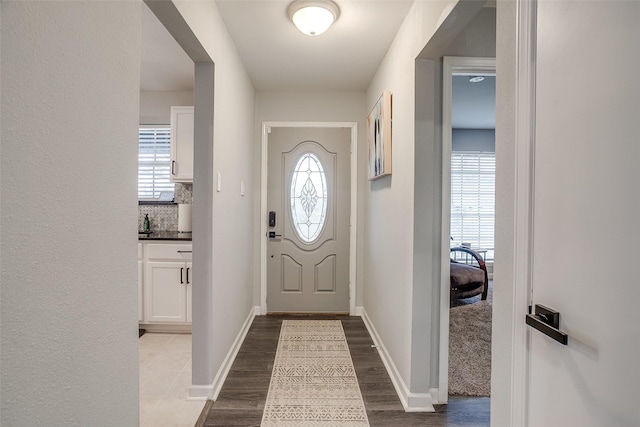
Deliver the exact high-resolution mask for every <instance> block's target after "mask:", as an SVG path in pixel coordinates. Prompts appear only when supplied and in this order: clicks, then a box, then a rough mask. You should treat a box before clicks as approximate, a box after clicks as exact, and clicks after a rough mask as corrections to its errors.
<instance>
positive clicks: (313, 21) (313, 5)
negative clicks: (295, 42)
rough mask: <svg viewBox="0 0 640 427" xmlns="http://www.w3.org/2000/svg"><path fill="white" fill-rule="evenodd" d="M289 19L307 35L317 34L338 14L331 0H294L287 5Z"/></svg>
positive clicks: (336, 6)
mask: <svg viewBox="0 0 640 427" xmlns="http://www.w3.org/2000/svg"><path fill="white" fill-rule="evenodd" d="M288 10H289V19H291V22H293V23H294V24H295V26H296V27H298V29H299V30H300V31H301V32H303V33H304V34H306V35H308V36H319V35H320V34H322V33H324V32H325V31H327V30H328V29H329V27H330V26H331V25H332V24H333V23H334V22H335V21H336V19H338V16H340V9H338V5H336V4H335V3H334V2H332V1H331V0H296V1H294V2H293V3H291V4H290V5H289V9H288Z"/></svg>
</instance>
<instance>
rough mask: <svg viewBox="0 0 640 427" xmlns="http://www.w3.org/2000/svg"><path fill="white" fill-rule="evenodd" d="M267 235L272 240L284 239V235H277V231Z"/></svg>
mask: <svg viewBox="0 0 640 427" xmlns="http://www.w3.org/2000/svg"><path fill="white" fill-rule="evenodd" d="M267 235H268V236H269V238H270V239H275V238H277V237H282V234H276V232H275V231H270V232H269V233H267Z"/></svg>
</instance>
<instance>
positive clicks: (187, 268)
mask: <svg viewBox="0 0 640 427" xmlns="http://www.w3.org/2000/svg"><path fill="white" fill-rule="evenodd" d="M190 268H191V267H187V285H188V284H189V269H190Z"/></svg>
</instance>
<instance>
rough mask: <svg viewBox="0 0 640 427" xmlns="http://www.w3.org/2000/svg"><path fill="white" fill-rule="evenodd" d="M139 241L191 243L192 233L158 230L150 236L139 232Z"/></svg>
mask: <svg viewBox="0 0 640 427" xmlns="http://www.w3.org/2000/svg"><path fill="white" fill-rule="evenodd" d="M138 240H140V241H143V240H182V241H189V242H190V241H191V233H179V232H177V231H167V230H156V231H152V232H150V233H149V234H147V233H142V232H138Z"/></svg>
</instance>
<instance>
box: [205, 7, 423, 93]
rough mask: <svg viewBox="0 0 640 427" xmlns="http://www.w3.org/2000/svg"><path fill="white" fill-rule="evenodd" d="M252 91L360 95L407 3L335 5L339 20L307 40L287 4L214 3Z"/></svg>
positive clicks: (400, 20) (403, 16) (399, 22)
mask: <svg viewBox="0 0 640 427" xmlns="http://www.w3.org/2000/svg"><path fill="white" fill-rule="evenodd" d="M216 3H217V4H218V8H219V9H220V13H221V15H222V18H223V19H224V22H225V24H226V25H227V29H228V30H229V33H230V34H231V38H232V39H233V40H234V42H235V43H236V46H237V48H238V50H239V52H240V57H241V58H242V61H243V63H244V64H245V66H246V68H247V71H248V72H249V75H250V76H251V79H252V80H253V84H254V86H255V88H256V89H257V90H357V91H364V90H365V89H366V88H367V86H368V85H369V82H370V81H371V79H372V78H373V75H374V73H375V71H376V69H377V68H378V66H379V65H380V62H381V61H382V59H383V58H384V55H385V53H386V52H387V50H388V48H389V46H390V45H391V42H392V41H393V38H394V37H395V35H396V33H397V32H398V28H399V27H400V24H401V23H402V21H403V20H404V18H405V17H406V15H407V12H408V11H409V8H410V7H411V4H412V3H413V1H412V0H336V3H337V4H338V7H339V8H340V17H339V18H338V20H337V21H336V22H335V24H333V26H332V27H331V28H330V29H329V30H328V31H327V32H326V33H324V34H322V35H320V36H317V37H310V36H306V35H304V34H302V33H301V32H300V31H298V29H297V28H296V27H295V26H294V25H293V24H292V23H291V21H289V17H288V15H287V7H288V6H289V4H290V3H291V0H266V1H265V0H243V1H238V0H216Z"/></svg>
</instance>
